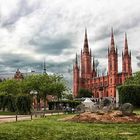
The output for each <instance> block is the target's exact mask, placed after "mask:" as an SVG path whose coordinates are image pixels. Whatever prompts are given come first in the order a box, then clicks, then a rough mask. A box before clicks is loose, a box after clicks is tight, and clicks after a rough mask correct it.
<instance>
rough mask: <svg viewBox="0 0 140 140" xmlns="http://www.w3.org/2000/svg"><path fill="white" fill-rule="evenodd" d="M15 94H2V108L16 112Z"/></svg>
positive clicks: (0, 102)
mask: <svg viewBox="0 0 140 140" xmlns="http://www.w3.org/2000/svg"><path fill="white" fill-rule="evenodd" d="M15 98H16V97H15V96H13V95H11V94H5V93H1V94H0V109H2V110H3V111H5V109H7V110H8V111H11V112H15V111H16V105H15Z"/></svg>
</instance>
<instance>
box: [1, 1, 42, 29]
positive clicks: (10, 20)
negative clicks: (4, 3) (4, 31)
mask: <svg viewBox="0 0 140 140" xmlns="http://www.w3.org/2000/svg"><path fill="white" fill-rule="evenodd" d="M39 7H40V4H39V2H38V3H33V4H31V5H29V3H28V0H19V1H18V3H17V8H16V10H15V9H13V11H11V13H10V14H9V16H7V17H1V18H0V21H1V24H0V25H1V27H4V28H7V27H9V26H12V25H14V24H15V23H16V22H17V21H18V20H19V19H20V18H22V17H24V16H28V15H29V14H31V13H32V12H34V11H35V10H37V9H39Z"/></svg>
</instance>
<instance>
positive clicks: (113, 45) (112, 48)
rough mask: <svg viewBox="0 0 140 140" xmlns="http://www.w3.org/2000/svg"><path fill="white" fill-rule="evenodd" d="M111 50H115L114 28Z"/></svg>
mask: <svg viewBox="0 0 140 140" xmlns="http://www.w3.org/2000/svg"><path fill="white" fill-rule="evenodd" d="M111 50H115V43H114V32H113V28H111Z"/></svg>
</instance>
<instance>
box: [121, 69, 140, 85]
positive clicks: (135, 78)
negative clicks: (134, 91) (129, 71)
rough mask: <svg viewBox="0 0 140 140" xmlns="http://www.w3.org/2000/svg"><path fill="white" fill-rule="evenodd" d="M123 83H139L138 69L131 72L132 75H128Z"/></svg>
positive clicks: (139, 73) (139, 74)
mask: <svg viewBox="0 0 140 140" xmlns="http://www.w3.org/2000/svg"><path fill="white" fill-rule="evenodd" d="M124 84H125V85H140V71H139V72H136V73H134V74H133V76H131V77H129V78H128V79H127V80H126V81H125V83H124Z"/></svg>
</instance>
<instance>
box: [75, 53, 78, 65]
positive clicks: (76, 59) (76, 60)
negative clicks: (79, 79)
mask: <svg viewBox="0 0 140 140" xmlns="http://www.w3.org/2000/svg"><path fill="white" fill-rule="evenodd" d="M75 65H78V58H77V53H76V57H75Z"/></svg>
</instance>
